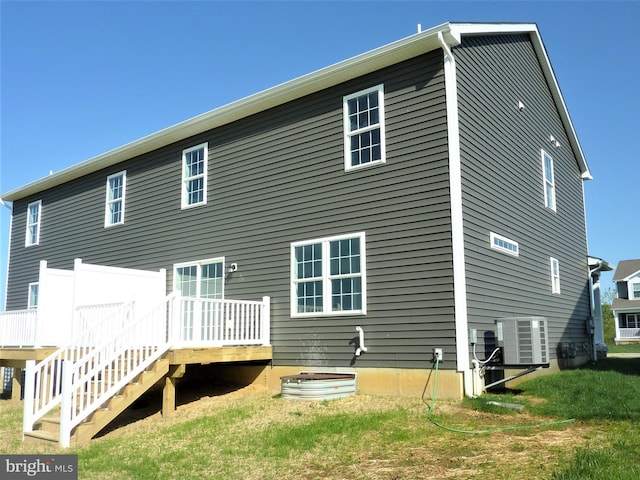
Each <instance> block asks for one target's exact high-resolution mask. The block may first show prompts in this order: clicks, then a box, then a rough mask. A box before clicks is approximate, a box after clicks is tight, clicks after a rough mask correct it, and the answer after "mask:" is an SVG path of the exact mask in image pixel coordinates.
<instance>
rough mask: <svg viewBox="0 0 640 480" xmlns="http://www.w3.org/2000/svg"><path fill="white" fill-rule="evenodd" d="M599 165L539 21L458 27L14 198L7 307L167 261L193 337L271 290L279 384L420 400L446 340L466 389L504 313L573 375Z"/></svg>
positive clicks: (247, 103) (453, 375) (202, 120)
mask: <svg viewBox="0 0 640 480" xmlns="http://www.w3.org/2000/svg"><path fill="white" fill-rule="evenodd" d="M203 100H204V101H206V99H203ZM590 178H591V176H590V173H589V168H588V166H587V163H586V161H585V158H584V155H583V152H582V150H581V148H580V144H579V142H578V138H577V136H576V133H575V131H574V129H573V126H572V123H571V120H570V118H569V114H568V112H567V108H566V105H565V103H564V101H563V98H562V95H561V92H560V89H559V87H558V84H557V81H556V78H555V76H554V73H553V69H552V67H551V64H550V63H549V59H548V57H547V54H546V51H545V48H544V46H543V44H542V40H541V38H540V35H539V32H538V29H537V27H536V26H535V25H533V24H456V23H452V24H444V25H441V26H438V27H435V28H432V29H430V30H427V31H423V32H421V33H418V34H415V35H412V36H410V37H407V38H405V39H402V40H399V41H397V42H394V43H391V44H389V45H386V46H383V47H381V48H378V49H375V50H372V51H370V52H367V53H364V54H362V55H359V56H356V57H354V58H351V59H348V60H345V61H343V62H340V63H337V64H335V65H332V66H329V67H326V68H324V69H321V70H318V71H316V72H313V73H310V74H308V75H306V76H303V77H300V78H298V79H295V80H292V81H290V82H287V83H284V84H282V85H279V86H276V87H273V88H271V89H268V90H265V91H263V92H260V93H257V94H255V95H252V96H250V97H247V98H245V99H242V100H239V101H237V102H234V103H231V104H229V105H226V106H223V107H220V108H218V109H215V110H212V111H210V112H208V113H205V114H203V115H200V116H198V117H195V118H193V119H190V120H187V121H185V122H183V123H180V124H178V125H176V126H173V127H170V128H167V129H166V130H162V131H160V132H158V133H155V134H152V135H150V136H148V137H145V138H143V139H141V140H138V141H135V142H133V143H130V144H128V145H125V146H123V147H121V148H117V149H115V150H112V151H110V152H108V153H105V154H102V155H99V156H97V157H95V158H92V159H90V160H87V161H85V162H83V163H81V164H78V165H75V166H72V167H70V168H68V169H66V170H63V171H61V172H58V173H55V174H53V175H50V176H48V177H46V178H43V179H41V180H38V181H35V182H33V183H31V184H29V185H26V186H24V187H21V188H18V189H16V190H13V191H11V192H7V193H5V194H4V195H3V196H2V199H3V200H5V201H10V202H13V216H12V229H11V232H12V233H11V240H10V261H9V273H8V286H7V309H8V310H16V309H27V308H30V307H35V306H36V305H37V304H38V301H37V298H38V294H40V295H41V296H42V295H44V293H43V292H42V287H41V286H40V287H38V286H37V283H38V279H39V271H40V270H42V269H43V268H44V271H45V272H46V271H47V270H46V269H47V268H50V269H53V270H55V269H63V270H64V269H71V268H72V266H73V265H74V259H76V258H81V259H82V260H83V261H85V262H87V263H88V264H91V265H101V266H109V267H119V268H122V269H137V270H139V271H143V270H153V271H158V272H161V271H163V270H166V291H167V292H176V293H177V295H178V297H179V298H181V299H185V298H186V299H193V302H194V303H193V304H189V305H187V304H183V306H182V307H181V308H180V309H178V311H177V312H178V313H177V314H178V315H179V316H180V317H181V322H182V323H181V324H180V325H181V326H180V328H182V329H183V330H184V329H186V330H188V331H189V332H191V333H189V335H195V334H197V335H204V334H203V333H202V332H205V331H208V330H207V328H208V327H207V325H205V323H206V321H212V322H213V324H215V325H216V326H215V327H213V328H223V329H224V328H225V327H226V326H228V323H226V324H224V325H223V327H219V324H218V323H216V322H218V320H219V317H216V315H217V314H215V313H214V314H211V315H209V316H207V315H206V314H205V313H203V312H204V309H206V308H210V309H211V311H218V310H216V309H217V308H218V307H216V306H215V305H218V304H215V303H214V300H215V301H222V300H223V299H225V300H226V299H237V300H239V301H250V300H256V301H259V299H261V298H262V297H269V298H270V310H269V313H270V322H271V323H270V332H269V333H270V338H269V336H268V335H267V336H266V338H267V339H268V341H269V342H270V345H271V346H272V356H270V358H269V360H270V366H269V368H264V363H263V364H262V366H261V367H260V368H261V370H260V373H259V374H260V375H261V377H260V378H264V379H265V381H266V383H267V384H268V385H270V386H272V387H274V388H276V387H277V386H279V377H280V376H281V375H286V374H290V373H294V372H295V373H297V372H298V371H300V370H309V369H311V370H325V371H336V370H340V371H343V370H344V371H355V372H357V373H358V386H359V389H360V390H361V391H363V392H370V393H392V394H405V395H420V394H421V392H422V391H423V389H424V384H425V382H426V381H427V377H428V372H429V370H430V369H431V368H432V367H433V365H434V362H433V355H434V354H433V350H434V348H441V349H443V353H444V355H443V361H442V364H441V365H440V372H441V373H440V381H441V385H439V387H438V391H439V392H440V393H441V394H442V395H446V396H453V397H460V396H462V395H463V394H465V393H466V394H472V393H473V392H474V390H475V388H474V375H473V363H472V360H473V352H474V351H476V352H477V355H478V357H481V358H480V360H482V359H483V358H485V355H488V354H489V353H490V352H491V351H492V349H493V347H494V346H495V344H496V340H495V334H496V320H497V319H506V318H520V317H526V318H534V319H536V320H534V322H535V325H536V326H538V325H542V326H543V327H546V329H545V331H544V333H545V335H546V337H547V338H548V346H549V350H550V351H549V352H546V351H545V352H544V353H545V358H547V357H548V360H549V363H551V365H552V366H553V365H556V364H557V363H558V362H557V360H558V358H559V357H567V358H568V361H569V363H576V364H577V363H580V362H583V361H586V360H587V359H589V358H590V356H591V355H592V350H593V348H592V342H593V339H592V338H591V337H590V333H589V329H588V328H587V327H588V323H589V320H590V316H591V305H590V291H589V266H588V255H587V241H586V232H585V214H584V206H585V203H584V196H583V182H584V181H585V180H587V179H590ZM42 260H44V261H46V264H44V265H41V261H42ZM79 264H80V265H83V263H81V262H79ZM121 273H123V274H125V275H126V273H125V270H122V271H121ZM77 275H79V274H77ZM112 284H113V282H111V283H110V282H102V283H100V284H96V285H95V288H94V289H93V291H94V292H95V291H96V290H99V291H101V292H103V293H104V294H105V295H106V297H108V294H109V292H110V285H112ZM38 288H39V289H40V292H38ZM134 290H135V289H134ZM133 293H135V292H134V291H131V294H132V297H133ZM101 301H103V302H104V301H106V300H105V299H104V298H103V299H102V300H101ZM120 301H121V300H120V299H119V300H118V302H120ZM267 304H268V303H267ZM76 305H77V304H76ZM38 308H40V307H38ZM539 317H544V319H546V322H539V321H538V320H537V319H538V318H539ZM50 321H52V322H55V321H60V322H62V321H63V320H61V319H60V320H54V319H52V320H50ZM356 327H361V329H362V332H363V334H364V336H363V337H362V338H359V337H358V334H359V331H358V330H357V329H356ZM65 328H66V327H65ZM186 330H185V331H186ZM194 332H195V333H194ZM181 335H182V336H180V337H179V339H180V340H181V341H183V342H184V341H186V340H188V339H189V338H191V337H189V336H188V335H187V336H185V335H186V334H185V333H184V332H183V333H182V334H181ZM176 338H178V337H176ZM199 338H200V341H205V340H206V339H204V337H202V336H201V337H199ZM263 338H265V337H263ZM472 341H473V345H472ZM0 343H2V341H1V339H0ZM215 345H220V344H215ZM365 346H366V350H365V348H359V347H365ZM167 348H172V347H171V345H169V347H167ZM356 353H360V355H356ZM198 358H199V357H198ZM532 363H547V362H546V361H545V362H532ZM254 368H255V366H254ZM475 380H477V379H475Z"/></svg>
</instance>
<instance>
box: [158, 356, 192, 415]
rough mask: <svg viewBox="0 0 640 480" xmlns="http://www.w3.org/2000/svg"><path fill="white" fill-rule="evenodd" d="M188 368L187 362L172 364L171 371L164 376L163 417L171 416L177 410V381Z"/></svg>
mask: <svg viewBox="0 0 640 480" xmlns="http://www.w3.org/2000/svg"><path fill="white" fill-rule="evenodd" d="M186 370H187V365H186V364H181V365H171V366H170V367H169V373H168V374H167V376H166V377H165V378H164V388H163V389H162V417H163V418H169V417H171V416H172V415H173V413H174V412H175V411H176V382H177V380H178V379H179V378H182V377H183V376H184V374H185V372H186Z"/></svg>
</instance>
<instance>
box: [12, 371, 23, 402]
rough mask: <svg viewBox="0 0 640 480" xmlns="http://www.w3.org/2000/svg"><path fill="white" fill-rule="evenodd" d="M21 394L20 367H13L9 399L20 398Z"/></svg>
mask: <svg viewBox="0 0 640 480" xmlns="http://www.w3.org/2000/svg"><path fill="white" fill-rule="evenodd" d="M21 394H22V369H21V368H18V367H13V376H12V377H11V400H20V397H21Z"/></svg>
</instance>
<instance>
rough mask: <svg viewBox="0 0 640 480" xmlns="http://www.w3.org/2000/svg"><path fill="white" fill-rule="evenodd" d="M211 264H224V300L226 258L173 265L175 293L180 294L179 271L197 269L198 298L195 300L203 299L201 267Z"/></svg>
mask: <svg viewBox="0 0 640 480" xmlns="http://www.w3.org/2000/svg"><path fill="white" fill-rule="evenodd" d="M209 263H222V298H224V285H225V282H224V276H225V271H226V267H225V263H224V257H215V258H207V259H205V260H196V261H193V262H183V263H174V264H173V291H174V293H178V269H179V268H183V267H197V274H196V292H197V297H195V298H202V297H201V296H200V288H201V285H200V280H201V279H202V275H201V267H202V265H207V264H209Z"/></svg>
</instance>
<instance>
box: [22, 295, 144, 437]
mask: <svg viewBox="0 0 640 480" xmlns="http://www.w3.org/2000/svg"><path fill="white" fill-rule="evenodd" d="M96 307H97V306H96ZM79 310H81V309H79ZM92 310H93V311H94V313H95V312H97V311H101V312H102V315H101V316H102V321H101V322H99V323H91V324H90V325H85V326H87V327H88V328H87V329H85V330H83V331H81V332H80V333H79V335H78V336H77V337H75V338H73V339H71V341H70V342H69V344H68V345H67V346H65V347H61V348H59V349H58V350H56V351H55V352H53V353H52V354H51V355H49V356H48V357H46V358H45V359H44V360H42V361H41V362H39V363H37V364H36V363H35V361H28V362H27V364H26V373H25V394H24V417H23V428H24V431H30V430H32V429H33V424H34V423H35V422H36V421H38V420H39V419H40V418H42V417H43V416H44V415H46V414H47V412H49V411H50V410H52V409H53V408H55V407H56V406H58V405H59V404H60V403H61V401H62V375H63V366H64V365H66V364H74V363H75V362H78V361H80V360H81V359H83V358H84V357H86V356H87V355H89V354H90V353H91V352H92V351H93V350H94V348H95V346H96V345H98V344H101V343H103V342H104V340H105V339H107V338H110V337H111V336H113V334H114V332H117V331H120V330H121V328H119V329H118V330H115V329H114V328H113V326H112V325H114V323H115V324H118V325H123V324H124V323H125V322H126V321H127V320H128V319H130V318H131V317H132V312H133V303H132V302H128V303H121V304H117V307H114V306H113V305H109V306H108V307H107V308H106V309H99V308H96V309H92ZM106 311H109V313H110V315H111V316H109V315H107V314H106ZM80 316H81V317H82V316H83V314H82V313H81V314H80ZM96 318H97V316H96V315H93V316H92V319H94V320H95V319H96ZM85 320H87V319H86V318H85ZM89 327H90V328H89Z"/></svg>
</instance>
